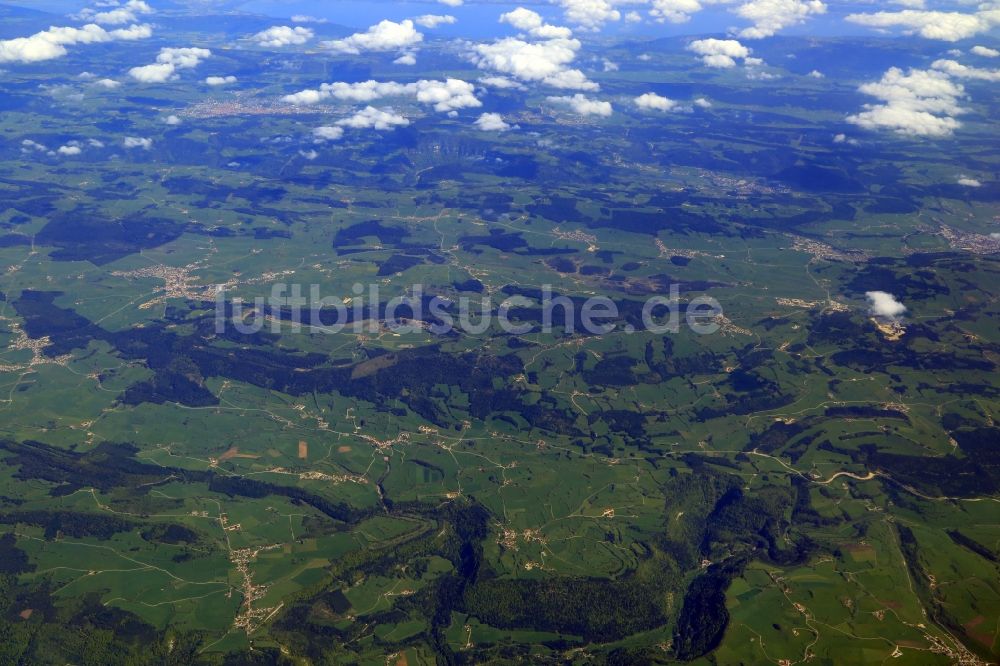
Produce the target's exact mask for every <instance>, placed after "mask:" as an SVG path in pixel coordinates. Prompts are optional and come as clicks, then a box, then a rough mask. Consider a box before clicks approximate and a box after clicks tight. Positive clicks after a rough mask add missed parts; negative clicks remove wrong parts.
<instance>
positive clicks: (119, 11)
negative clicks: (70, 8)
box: [73, 0, 153, 25]
mask: <svg viewBox="0 0 1000 666" xmlns="http://www.w3.org/2000/svg"><path fill="white" fill-rule="evenodd" d="M102 10H103V11H102ZM152 13H153V8H152V7H150V6H149V5H148V4H146V2H144V0H129V1H128V2H126V3H125V4H124V5H118V4H117V3H106V7H102V8H101V9H91V8H87V9H84V10H82V11H80V12H79V13H77V14H75V15H74V16H73V18H75V19H77V20H78V21H90V22H92V23H99V24H101V25H123V24H125V23H135V22H136V21H137V20H138V17H139V15H140V14H152Z"/></svg>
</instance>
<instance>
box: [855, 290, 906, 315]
mask: <svg viewBox="0 0 1000 666" xmlns="http://www.w3.org/2000/svg"><path fill="white" fill-rule="evenodd" d="M865 298H867V299H868V305H869V306H870V307H869V308H868V312H869V314H871V315H873V316H875V317H879V318H881V319H888V320H890V321H897V320H898V319H899V318H900V317H902V316H903V314H904V313H905V312H906V306H905V305H903V304H902V303H900V302H899V301H898V300H897V299H896V297H895V296H893V295H892V294H889V293H886V292H884V291H869V292H865Z"/></svg>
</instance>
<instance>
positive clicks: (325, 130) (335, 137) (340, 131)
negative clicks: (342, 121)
mask: <svg viewBox="0 0 1000 666" xmlns="http://www.w3.org/2000/svg"><path fill="white" fill-rule="evenodd" d="M313 136H314V137H316V141H317V142H323V141H339V140H340V139H341V137H343V136H344V128H343V127H331V126H329V125H326V126H324V127H317V128H316V129H314V130H313Z"/></svg>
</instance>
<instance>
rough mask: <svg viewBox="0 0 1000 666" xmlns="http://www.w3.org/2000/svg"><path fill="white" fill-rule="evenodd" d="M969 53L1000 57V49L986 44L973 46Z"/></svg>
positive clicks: (986, 56) (985, 56)
mask: <svg viewBox="0 0 1000 666" xmlns="http://www.w3.org/2000/svg"><path fill="white" fill-rule="evenodd" d="M969 53H971V54H972V55H977V56H981V57H983V58H1000V51H997V50H996V49H991V48H988V47H986V46H973V47H972V49H971V50H970V51H969Z"/></svg>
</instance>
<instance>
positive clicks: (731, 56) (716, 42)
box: [687, 39, 751, 68]
mask: <svg viewBox="0 0 1000 666" xmlns="http://www.w3.org/2000/svg"><path fill="white" fill-rule="evenodd" d="M687 50H688V51H691V52H693V53H697V54H698V55H700V56H701V61H702V62H703V63H704V64H705V65H707V66H708V67H718V68H728V67H735V66H736V60H737V59H741V60H746V59H747V58H749V57H750V53H751V51H750V49H748V48H747V47H745V46H743V45H742V44H740V43H739V42H738V41H736V40H735V39H698V40H695V41H693V42H691V43H690V44H688V46H687Z"/></svg>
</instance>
